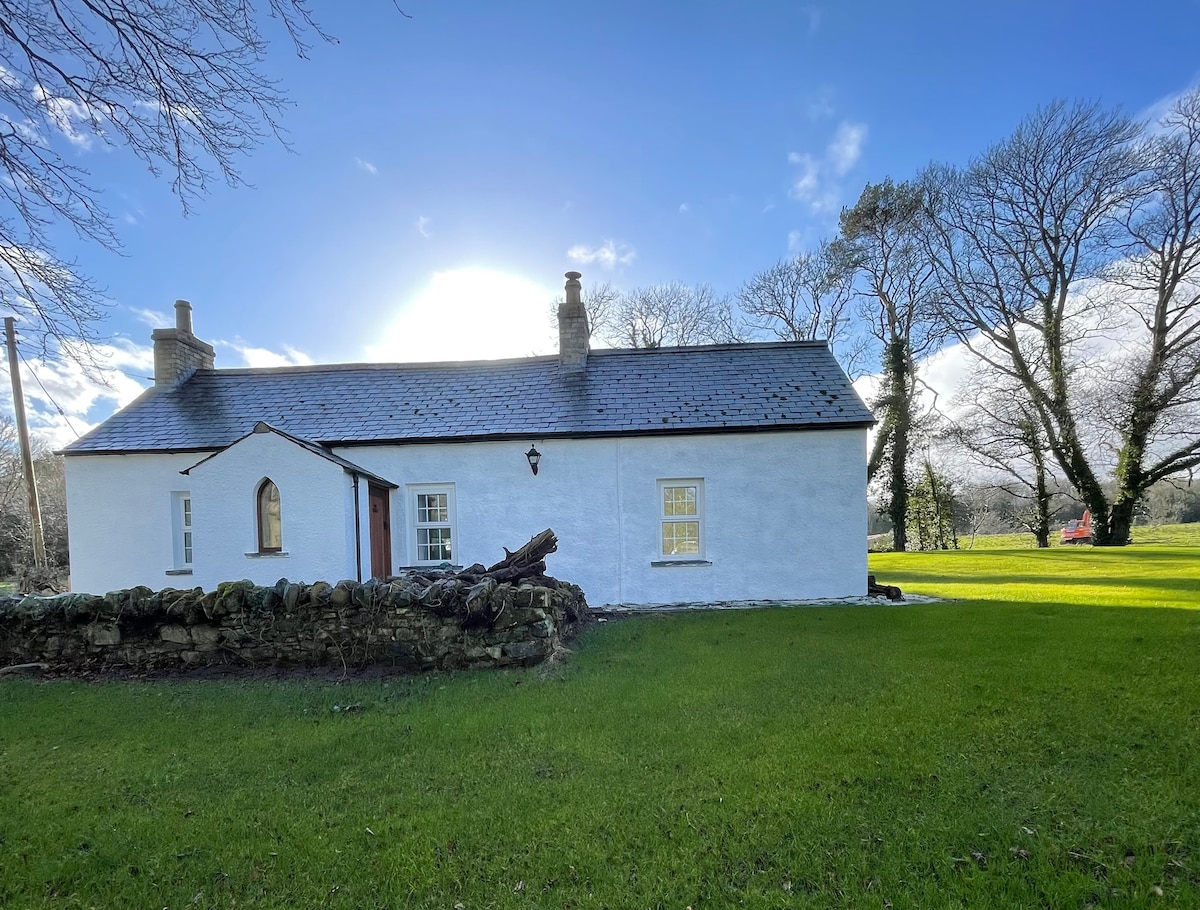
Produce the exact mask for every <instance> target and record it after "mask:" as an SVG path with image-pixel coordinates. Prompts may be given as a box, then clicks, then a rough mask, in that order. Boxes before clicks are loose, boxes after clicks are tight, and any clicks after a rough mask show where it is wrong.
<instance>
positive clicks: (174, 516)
mask: <svg viewBox="0 0 1200 910" xmlns="http://www.w3.org/2000/svg"><path fill="white" fill-rule="evenodd" d="M171 537H172V542H171V543H172V546H171V548H172V551H173V557H174V560H173V561H174V563H175V568H176V569H190V568H191V567H192V494H191V493H190V492H188V491H186V490H179V491H176V492H174V493H172V494H171Z"/></svg>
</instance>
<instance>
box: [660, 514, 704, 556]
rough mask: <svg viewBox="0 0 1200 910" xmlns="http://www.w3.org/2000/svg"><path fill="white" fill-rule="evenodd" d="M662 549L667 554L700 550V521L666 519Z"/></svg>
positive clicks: (694, 552)
mask: <svg viewBox="0 0 1200 910" xmlns="http://www.w3.org/2000/svg"><path fill="white" fill-rule="evenodd" d="M662 551H663V554H664V555H665V556H681V555H687V554H698V553H699V552H700V522H698V521H664V522H663V525H662Z"/></svg>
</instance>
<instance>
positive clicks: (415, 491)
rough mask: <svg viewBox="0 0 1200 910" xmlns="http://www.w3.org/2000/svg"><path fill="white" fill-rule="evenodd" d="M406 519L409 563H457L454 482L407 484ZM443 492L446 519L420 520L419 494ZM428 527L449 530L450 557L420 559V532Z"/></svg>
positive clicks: (420, 564)
mask: <svg viewBox="0 0 1200 910" xmlns="http://www.w3.org/2000/svg"><path fill="white" fill-rule="evenodd" d="M407 492H408V519H409V524H408V527H409V532H408V534H407V537H408V551H409V565H414V566H440V565H441V564H442V563H444V562H449V563H451V564H453V565H458V564H459V555H460V554H459V549H458V547H459V540H458V519H457V515H456V514H455V503H454V484H452V483H421V484H409V485H408V487H407ZM423 494H424V495H430V494H444V495H445V497H446V518H447V520H446V521H421V520H420V512H419V509H418V503H419V501H420V497H421V495H423ZM430 528H448V529H449V531H450V559H448V560H447V559H421V558H420V552H421V550H420V547H421V543H420V538H421V532H422V531H424V530H428V529H430Z"/></svg>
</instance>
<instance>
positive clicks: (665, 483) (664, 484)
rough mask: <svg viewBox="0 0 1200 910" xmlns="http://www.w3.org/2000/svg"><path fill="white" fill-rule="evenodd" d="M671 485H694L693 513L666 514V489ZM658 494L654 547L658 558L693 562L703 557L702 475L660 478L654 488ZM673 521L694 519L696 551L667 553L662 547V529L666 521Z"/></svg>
mask: <svg viewBox="0 0 1200 910" xmlns="http://www.w3.org/2000/svg"><path fill="white" fill-rule="evenodd" d="M672 487H695V488H696V513H695V515H690V514H689V515H686V516H683V515H669V514H667V512H668V510H667V505H666V495H665V494H666V491H667V490H668V489H670V488H672ZM656 492H657V494H658V522H657V524H656V529H657V532H658V543H657V544H656V545H655V548H656V549H657V550H658V554H659V558H660V559H664V560H668V561H677V562H695V561H698V560H703V559H704V558H705V555H704V554H705V529H704V478H703V477H670V478H662V479H660V480H659V481H658V485H657V488H656ZM675 521H694V522H695V523H696V552H695V553H668V552H666V549H665V548H664V547H663V531H664V530H665V525H666V524H667V522H675Z"/></svg>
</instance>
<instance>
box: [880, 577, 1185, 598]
mask: <svg viewBox="0 0 1200 910" xmlns="http://www.w3.org/2000/svg"><path fill="white" fill-rule="evenodd" d="M891 577H893V578H896V579H898V580H901V581H904V580H909V579H920V580H923V581H929V582H936V583H938V584H947V585H948V584H955V585H995V586H996V587H997V588H1005V587H1009V586H1021V587H1026V586H1031V585H1032V586H1037V585H1047V586H1052V585H1053V586H1057V585H1064V586H1077V587H1083V586H1088V587H1116V588H1127V587H1132V588H1152V589H1160V590H1163V591H1182V592H1184V593H1186V594H1189V595H1191V596H1192V597H1193V598H1194V597H1195V595H1196V580H1195V579H1193V578H1146V577H1137V576H1132V577H1128V578H1111V577H1108V578H1102V577H1096V578H1089V577H1087V576H1083V577H1080V576H1074V577H1072V576H1064V575H1032V576H1028V577H1021V576H1019V575H971V576H969V577H966V578H963V577H955V576H950V575H945V574H940V573H937V572H908V571H904V572H896V573H894V575H893V576H891ZM880 578H881V579H883V580H885V581H886V580H887V578H886V577H885V576H884V575H882V574H881V575H880ZM913 593H919V592H915V591H914V592H913Z"/></svg>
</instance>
